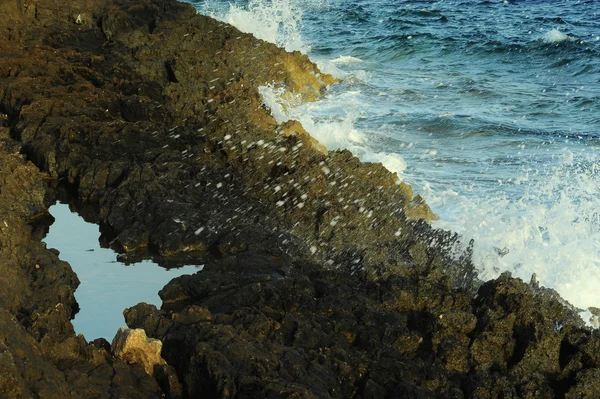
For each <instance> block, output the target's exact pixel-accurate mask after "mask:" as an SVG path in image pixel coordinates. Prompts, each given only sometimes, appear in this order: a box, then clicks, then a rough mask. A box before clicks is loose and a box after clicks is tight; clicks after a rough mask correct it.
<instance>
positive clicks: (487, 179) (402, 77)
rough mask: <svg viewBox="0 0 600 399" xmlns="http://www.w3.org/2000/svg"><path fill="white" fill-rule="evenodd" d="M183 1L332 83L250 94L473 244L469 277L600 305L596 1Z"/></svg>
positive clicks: (599, 23)
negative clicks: (301, 91)
mask: <svg viewBox="0 0 600 399" xmlns="http://www.w3.org/2000/svg"><path fill="white" fill-rule="evenodd" d="M193 4H195V6H196V7H197V9H198V10H199V12H201V13H204V14H207V15H211V16H213V17H215V18H218V19H221V20H223V21H226V22H229V23H232V24H234V25H235V26H237V27H238V28H239V29H241V30H243V31H246V32H250V33H253V34H254V35H256V36H257V37H259V38H261V39H264V40H268V41H272V42H274V43H277V44H278V45H280V46H283V47H285V48H286V49H288V50H300V51H302V52H304V53H306V54H308V55H309V56H310V58H311V59H312V60H313V61H315V62H316V63H317V64H318V65H319V66H320V67H321V69H322V70H323V71H326V72H330V73H333V74H335V75H336V76H338V77H340V78H342V79H343V81H342V83H340V84H338V85H335V86H332V87H331V88H330V89H329V92H328V93H327V95H326V96H325V98H324V99H322V100H321V101H319V102H317V103H311V104H299V105H298V104H297V105H296V106H294V107H289V104H288V106H287V107H280V105H281V102H282V101H283V100H281V98H280V97H278V94H279V93H280V91H281V90H282V88H278V87H277V85H274V86H269V87H265V88H264V90H262V93H263V96H264V98H265V103H266V104H267V105H269V106H270V107H271V109H272V111H273V115H274V116H276V118H277V119H278V120H285V119H290V118H292V119H298V120H300V121H301V122H302V123H303V125H304V126H305V128H307V130H308V131H309V132H310V133H311V134H312V135H313V136H315V137H316V138H317V139H319V140H320V141H321V142H322V143H324V144H325V145H326V146H327V147H328V148H329V149H336V148H349V149H351V150H352V151H353V152H354V153H355V154H356V155H358V156H359V157H361V159H363V160H365V161H376V162H382V163H383V164H384V165H385V166H386V167H388V168H389V169H391V170H394V171H396V172H398V173H399V174H400V175H401V177H402V178H403V179H404V180H405V181H407V182H409V183H410V184H411V185H412V186H413V188H414V189H415V191H416V192H417V193H420V194H421V195H423V196H424V197H425V198H426V199H427V201H428V203H429V204H430V205H431V207H432V208H433V210H434V211H435V212H436V213H437V214H438V215H439V216H440V220H439V221H437V222H435V225H436V226H438V227H441V228H446V229H450V230H453V231H456V232H458V233H460V234H462V235H464V236H465V237H466V238H467V240H465V241H468V239H470V238H474V239H475V253H474V260H475V262H476V265H477V267H478V269H479V272H480V277H482V278H484V279H486V278H493V277H496V276H497V275H498V274H499V273H501V272H503V271H506V270H509V271H511V272H512V273H513V274H514V275H516V276H518V277H521V278H523V279H524V280H526V281H528V280H529V278H530V277H531V275H532V274H533V273H535V274H536V275H537V279H538V281H540V282H541V283H542V284H543V285H546V286H549V287H553V288H555V289H557V290H558V291H559V292H560V293H561V294H562V295H563V296H564V297H565V298H566V299H567V300H569V301H570V302H571V303H573V304H574V305H576V306H579V307H581V308H582V309H585V308H587V307H589V306H600V290H598V289H597V287H599V286H600V217H599V214H598V209H600V194H599V193H600V177H599V176H598V169H599V168H598V165H600V163H599V161H600V157H599V149H600V107H599V106H600V15H599V12H598V11H597V9H598V8H597V7H596V4H597V2H595V1H568V0H559V1H541V0H539V1H533V0H532V1H529V0H528V1H525V0H523V1H504V2H503V1H464V0H445V1H424V0H407V1H398V0H394V1H391V0H369V1H366V0H344V1H342V0H271V1H266V0H250V1H234V2H224V1H217V0H207V1H203V2H195V3H194V2H193ZM284 109H285V111H284Z"/></svg>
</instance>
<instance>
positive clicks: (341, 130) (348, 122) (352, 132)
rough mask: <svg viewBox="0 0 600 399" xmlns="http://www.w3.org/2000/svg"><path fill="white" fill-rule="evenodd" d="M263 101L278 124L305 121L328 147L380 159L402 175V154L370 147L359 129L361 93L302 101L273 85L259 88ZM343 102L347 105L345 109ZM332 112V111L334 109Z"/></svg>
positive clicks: (306, 125)
mask: <svg viewBox="0 0 600 399" xmlns="http://www.w3.org/2000/svg"><path fill="white" fill-rule="evenodd" d="M259 91H260V94H261V95H262V98H263V102H264V104H265V105H266V106H267V107H269V108H270V109H271V114H272V115H273V117H274V118H275V119H276V120H277V122H278V123H283V122H285V121H288V120H292V119H293V120H297V121H299V122H300V123H302V126H304V128H305V129H306V131H307V132H308V133H310V135H311V136H313V137H314V138H315V139H317V140H318V141H319V142H320V143H321V144H323V145H324V146H325V147H327V149H328V150H337V149H348V150H350V151H352V153H353V154H354V155H356V156H358V157H359V158H360V159H361V160H362V161H365V162H381V163H382V164H383V165H384V166H385V167H386V168H387V169H389V170H390V171H392V172H396V173H397V174H398V176H399V177H400V178H401V177H402V173H403V172H404V169H405V168H406V162H405V161H404V159H403V158H402V156H400V155H399V154H395V153H384V152H375V151H373V150H372V149H371V148H370V147H369V140H368V137H367V135H366V134H365V133H364V132H362V131H361V130H360V129H357V128H356V126H355V122H356V120H357V118H358V117H359V115H358V113H357V111H356V110H357V109H358V108H359V107H358V106H357V105H356V104H354V105H353V102H355V101H359V100H358V96H359V95H360V92H346V93H342V94H341V95H339V96H328V97H326V98H325V99H323V100H321V101H318V102H315V103H305V104H299V103H298V102H297V101H296V100H295V99H294V98H293V97H291V100H290V96H289V95H286V96H284V94H285V91H284V90H283V89H282V88H276V87H274V86H272V85H269V86H263V87H261V88H260V90H259ZM341 104H344V105H345V109H349V110H348V111H343V109H342V108H341ZM327 108H329V109H331V110H333V109H335V110H336V113H337V114H338V115H337V116H327V117H319V116H318V113H319V112H323V109H327ZM332 113H333V112H332Z"/></svg>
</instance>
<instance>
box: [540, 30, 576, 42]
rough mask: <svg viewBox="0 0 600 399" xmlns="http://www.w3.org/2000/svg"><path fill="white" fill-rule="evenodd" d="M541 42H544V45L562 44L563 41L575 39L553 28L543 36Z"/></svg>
mask: <svg viewBox="0 0 600 399" xmlns="http://www.w3.org/2000/svg"><path fill="white" fill-rule="evenodd" d="M542 40H543V41H545V42H546V43H560V42H564V41H565V40H575V39H574V38H572V37H571V36H568V35H566V34H564V33H562V32H561V31H559V30H558V29H556V28H554V29H552V30H551V31H548V32H546V33H545V34H544V36H543V37H542Z"/></svg>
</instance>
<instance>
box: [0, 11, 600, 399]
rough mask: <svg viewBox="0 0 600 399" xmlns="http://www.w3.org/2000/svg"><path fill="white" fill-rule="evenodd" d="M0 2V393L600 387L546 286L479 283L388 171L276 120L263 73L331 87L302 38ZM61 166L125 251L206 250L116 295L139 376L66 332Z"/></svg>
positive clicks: (501, 392)
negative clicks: (57, 210) (166, 278)
mask: <svg viewBox="0 0 600 399" xmlns="http://www.w3.org/2000/svg"><path fill="white" fill-rule="evenodd" d="M0 12H1V13H2V15H5V16H6V17H5V18H3V19H2V20H0V114H1V115H0V123H1V127H0V204H1V206H0V259H1V261H0V270H2V273H0V305H1V308H0V318H2V323H1V324H0V337H1V339H0V348H2V352H0V370H2V372H1V373H0V392H1V393H2V395H3V396H2V397H4V396H6V397H15V398H16V397H34V396H44V397H50V398H51V397H86V398H87V397H99V398H100V397H107V398H109V397H114V398H121V397H123V398H124V397H127V398H135V397H140V398H150V397H163V395H164V397H172V398H175V397H189V398H192V397H198V396H206V397H257V398H258V397H260V398H262V397H274V398H276V397H281V398H283V397H290V396H295V397H339V398H346V397H360V398H380V397H415V398H417V397H419V398H420V397H456V398H458V397H477V398H488V397H489V398H495V397H540V396H541V397H579V396H577V395H584V394H586V395H589V396H590V397H593V396H594V395H597V393H598V392H597V389H598V388H597V387H598V386H599V385H598V384H597V379H598V374H597V372H596V370H597V360H596V359H597V357H598V355H599V354H600V341H598V336H597V332H590V331H588V330H586V329H584V328H583V326H582V323H581V321H580V320H579V319H578V318H577V316H576V315H575V313H574V312H573V310H572V309H571V308H569V307H568V306H567V305H566V304H564V301H562V300H561V299H560V298H559V297H558V296H557V295H556V294H554V293H552V292H551V291H549V290H544V289H540V288H538V287H536V286H535V285H528V284H525V283H523V282H522V281H520V280H516V279H512V278H510V276H507V275H503V276H502V277H500V278H499V279H497V280H494V281H490V282H487V283H485V284H483V285H481V283H480V282H478V281H477V280H476V275H475V271H474V268H473V265H472V264H471V261H470V253H469V250H468V249H467V250H464V249H460V248H462V247H461V246H460V245H458V244H459V242H458V240H459V238H458V237H457V236H456V235H455V234H452V233H448V232H442V231H438V230H435V229H432V228H431V227H430V226H429V224H428V223H427V222H426V220H429V219H432V218H433V217H434V215H433V213H432V212H431V210H430V209H429V207H428V206H427V205H426V204H425V203H424V202H423V201H422V200H421V199H420V197H418V196H417V197H415V196H414V195H413V192H412V189H411V188H410V187H409V186H408V185H406V184H404V183H402V182H400V181H398V177H397V176H395V175H394V174H392V173H390V172H389V171H387V170H386V169H385V168H383V167H382V166H381V165H379V164H369V163H361V162H359V160H358V159H357V158H356V157H354V156H353V155H352V154H351V153H350V152H348V151H329V152H328V151H327V150H326V149H325V148H324V147H323V146H322V145H320V144H319V143H318V142H316V140H314V139H313V138H311V137H310V136H309V135H308V134H307V133H306V132H305V131H304V129H303V128H302V126H301V125H300V124H299V123H297V122H288V123H285V124H283V125H278V124H277V123H276V121H275V120H274V119H273V117H271V115H270V114H269V110H268V109H266V107H265V106H264V105H263V104H262V101H261V98H260V96H259V93H258V88H259V86H261V85H265V84H275V85H278V86H281V87H285V88H286V89H287V90H288V91H289V92H291V93H293V94H297V95H299V96H300V97H302V98H303V100H304V101H311V100H315V99H317V98H318V97H319V96H320V95H321V94H323V93H324V92H325V91H326V90H327V86H328V85H330V84H334V83H335V79H333V78H332V77H331V76H329V75H326V74H322V73H320V71H319V70H318V68H317V67H316V66H315V65H314V64H312V63H311V62H310V60H309V59H308V58H307V57H306V56H303V55H301V54H300V53H297V52H295V53H287V52H285V51H283V50H281V49H278V48H277V47H276V46H274V45H272V44H269V43H266V42H263V41H260V40H257V39H254V38H253V37H252V36H250V35H247V34H243V33H241V32H239V31H238V30H237V29H235V28H233V27H230V26H228V25H226V24H223V23H220V22H217V21H215V20H212V19H210V18H207V17H204V16H200V15H196V13H195V11H194V9H193V8H192V7H191V6H190V5H187V4H184V3H178V2H176V1H172V0H153V1H152V0H139V1H134V2H132V1H124V0H109V1H89V0H88V1H84V0H74V1H71V2H69V3H68V4H64V2H59V1H57V0H56V1H55V0H48V1H34V0H32V1H27V0H22V1H16V0H15V1H5V2H2V3H1V4H0ZM47 181H51V182H54V183H55V184H51V185H47V184H45V182H47ZM56 184H58V185H60V187H61V188H62V189H66V190H68V191H69V192H70V193H71V194H72V200H73V202H74V203H75V204H76V205H77V206H78V207H80V208H81V209H83V208H85V211H86V215H87V217H88V218H90V219H92V220H94V221H95V222H96V223H98V224H100V225H101V227H102V230H103V234H104V240H105V241H106V242H108V243H111V245H112V246H113V247H115V248H117V249H118V250H119V251H121V252H122V253H124V256H125V257H136V256H149V255H155V256H160V257H162V258H163V259H179V258H182V257H185V259H186V260H190V259H193V260H197V261H198V262H202V263H206V266H205V268H204V270H203V271H201V272H198V273H196V274H194V275H192V276H182V277H178V278H176V279H174V280H172V281H171V282H170V283H169V284H167V286H165V288H163V290H161V292H160V295H161V298H162V300H163V306H162V308H161V309H160V310H159V309H157V308H156V307H153V306H151V305H146V304H139V305H137V306H135V307H133V308H130V309H128V310H126V312H125V315H126V319H127V322H128V325H129V327H130V328H143V329H144V330H145V331H146V334H147V335H148V336H149V337H151V338H156V339H159V340H161V341H162V343H163V349H162V357H163V358H164V359H165V360H166V362H167V365H161V366H160V367H158V366H157V367H158V369H157V368H156V367H155V369H154V370H153V371H154V373H153V374H154V377H150V376H149V375H148V373H147V372H145V371H144V369H143V368H142V367H141V366H140V365H130V364H127V363H126V362H124V361H122V360H119V359H118V358H116V357H114V356H113V355H112V354H111V353H110V351H109V350H108V348H109V346H108V345H107V343H106V342H101V341H99V340H96V341H94V343H93V344H89V343H88V342H87V341H88V340H92V339H94V338H95V337H85V338H84V337H83V336H76V335H75V333H74V331H73V327H72V325H71V323H70V321H69V320H70V319H72V318H73V316H74V314H75V313H76V311H77V309H78V306H77V303H76V302H75V300H74V296H73V293H74V291H75V289H76V287H77V285H78V284H79V281H78V280H77V276H76V275H75V274H74V273H73V272H72V270H71V268H70V266H69V265H68V264H67V263H65V262H63V261H61V260H60V259H59V254H58V253H57V251H55V250H51V249H47V248H45V245H44V244H43V243H41V241H40V240H41V238H42V236H43V229H44V228H43V227H39V225H42V226H43V225H47V223H46V224H44V223H41V222H40V218H41V217H42V216H43V215H44V214H45V213H46V212H47V207H48V205H49V204H50V203H51V202H52V200H53V199H54V198H55V197H56V195H57V189H56ZM35 226H38V227H35ZM478 287H479V288H478ZM477 289H478V290H477ZM475 290H477V291H475ZM475 292H476V295H475V296H474V295H473V294H474V293H475ZM24 359H26V361H25V360H24ZM4 371H6V372H4ZM536 395H537V396H536Z"/></svg>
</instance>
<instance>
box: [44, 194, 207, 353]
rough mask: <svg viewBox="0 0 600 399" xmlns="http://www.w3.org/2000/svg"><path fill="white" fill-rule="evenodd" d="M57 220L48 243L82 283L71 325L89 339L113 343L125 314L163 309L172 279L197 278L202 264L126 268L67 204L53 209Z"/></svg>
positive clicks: (96, 231) (94, 228)
mask: <svg viewBox="0 0 600 399" xmlns="http://www.w3.org/2000/svg"><path fill="white" fill-rule="evenodd" d="M50 214H51V215H52V216H54V218H55V222H54V223H53V224H52V225H51V226H50V230H49V232H48V234H47V236H46V237H45V238H44V242H45V243H46V245H47V246H48V247H49V248H56V249H59V251H60V256H59V257H60V259H61V260H64V261H67V262H69V263H70V264H71V267H72V268H73V271H74V272H75V273H76V274H77V277H78V278H79V281H80V285H79V287H78V288H77V290H76V291H75V299H76V300H77V303H78V304H79V308H80V311H79V312H78V313H77V314H76V315H75V319H74V320H73V327H74V328H75V332H76V333H77V334H83V335H84V336H85V338H86V339H87V340H88V341H91V340H93V339H95V338H105V339H107V340H108V341H109V342H110V341H111V340H112V338H113V337H114V335H115V333H116V332H117V330H118V329H119V327H121V326H125V320H124V318H123V310H125V308H128V307H130V306H134V305H136V304H138V303H139V302H146V303H150V304H154V305H156V306H158V307H160V305H161V303H162V302H161V299H160V297H159V296H158V291H159V290H161V289H162V288H163V286H164V285H165V284H166V283H168V282H169V281H170V280H171V279H173V278H175V277H177V276H180V275H183V274H193V273H195V272H197V271H198V270H200V269H201V266H193V265H190V266H185V267H180V268H171V269H166V268H163V267H160V266H159V265H157V264H156V263H154V262H151V261H149V260H146V261H143V262H140V263H134V264H130V265H125V264H123V263H121V262H119V261H118V260H117V253H115V252H114V251H113V250H111V249H108V248H102V247H101V246H100V244H99V237H100V231H99V228H98V226H97V225H95V224H92V223H87V222H86V221H84V220H83V218H82V217H80V216H79V215H77V214H76V213H74V212H71V211H70V210H69V206H68V205H66V204H61V203H58V204H56V205H53V206H52V207H50Z"/></svg>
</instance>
